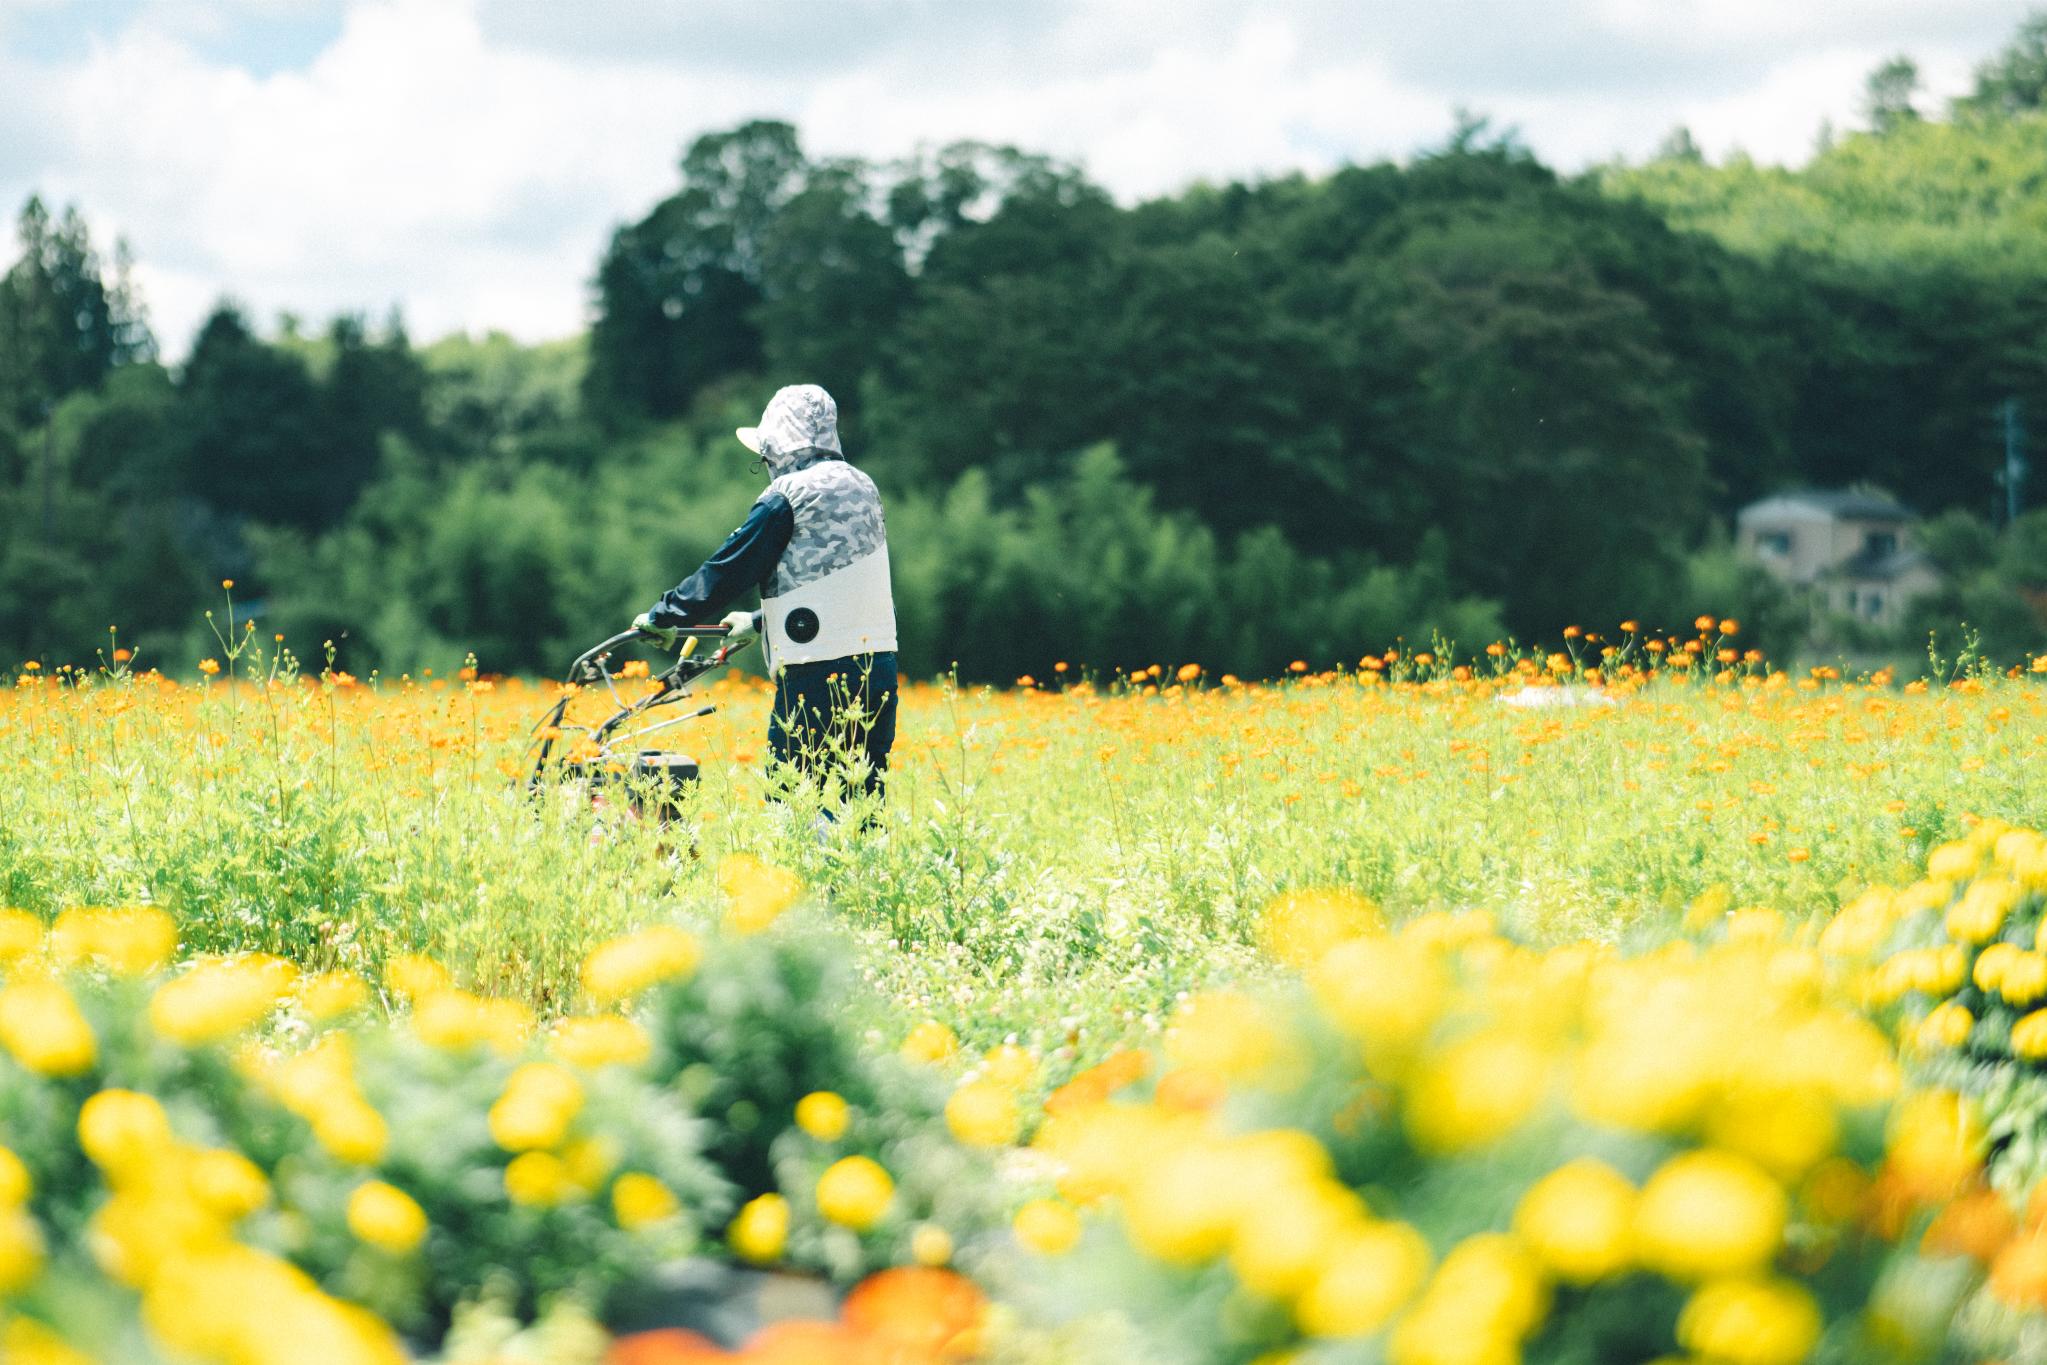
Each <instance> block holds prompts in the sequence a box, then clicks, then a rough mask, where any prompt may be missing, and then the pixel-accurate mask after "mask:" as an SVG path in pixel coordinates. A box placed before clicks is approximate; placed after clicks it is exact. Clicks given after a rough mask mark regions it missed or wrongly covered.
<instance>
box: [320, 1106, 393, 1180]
mask: <svg viewBox="0 0 2047 1365" xmlns="http://www.w3.org/2000/svg"><path fill="white" fill-rule="evenodd" d="M308 1121H309V1122H310V1123H311V1124H312V1125H313V1138H314V1140H315V1141H317V1142H318V1143H319V1144H320V1145H321V1146H322V1147H324V1148H326V1149H327V1154H328V1155H329V1156H331V1157H333V1158H334V1159H335V1160H336V1161H346V1162H348V1163H350V1164H352V1165H356V1166H374V1165H376V1164H377V1163H378V1162H379V1161H382V1160H383V1159H384V1153H385V1151H386V1150H388V1149H389V1147H390V1145H391V1129H390V1126H389V1125H388V1124H386V1123H385V1122H384V1116H383V1115H382V1114H379V1113H378V1112H377V1111H376V1110H375V1109H374V1108H372V1107H371V1106H370V1104H369V1103H368V1102H367V1101H366V1100H364V1099H363V1098H362V1097H361V1096H360V1095H357V1094H355V1093H354V1092H353V1091H352V1090H351V1091H349V1092H346V1093H343V1094H341V1095H338V1096H336V1097H335V1098H334V1099H333V1100H331V1101H329V1102H327V1103H324V1104H321V1105H320V1106H318V1107H317V1108H316V1109H314V1110H313V1111H312V1116H311V1118H310V1119H309V1120H308Z"/></svg>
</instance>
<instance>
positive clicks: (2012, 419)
mask: <svg viewBox="0 0 2047 1365" xmlns="http://www.w3.org/2000/svg"><path fill="white" fill-rule="evenodd" d="M2000 412H2001V413H2002V415H2003V417H2004V475H2003V478H2002V480H2001V482H2002V483H2003V484H2004V524H2005V525H2007V526H2009V525H2011V524H2012V523H2013V522H2015V521H2017V520H2018V519H2019V506H2020V502H2021V498H2020V496H2019V488H2020V485H2022V484H2023V483H2024V482H2025V479H2026V427H2025V421H2024V414H2023V410H2022V409H2021V407H2020V406H2019V400H2018V399H2016V398H2007V399H2005V400H2004V406H2003V407H2002V408H2001V409H2000Z"/></svg>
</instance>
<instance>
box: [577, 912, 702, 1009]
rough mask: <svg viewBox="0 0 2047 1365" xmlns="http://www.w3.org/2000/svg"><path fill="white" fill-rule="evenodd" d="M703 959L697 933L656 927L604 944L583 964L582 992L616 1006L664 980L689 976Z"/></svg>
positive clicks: (673, 927) (665, 926)
mask: <svg viewBox="0 0 2047 1365" xmlns="http://www.w3.org/2000/svg"><path fill="white" fill-rule="evenodd" d="M702 958H703V946H702V945H701V944H700V943H699V942H698V941H697V938H696V936H695V935H694V934H691V933H690V932H688V931H687V930H685V929H679V928H676V927H675V926H673V925H665V924H664V925H656V926H654V927H652V928H649V929H642V930H640V931H638V932H637V933H632V934H626V935H625V936H623V937H621V938H615V939H612V940H611V941H610V942H609V943H605V944H601V945H600V946H599V947H598V948H597V949H596V950H595V951H594V952H592V953H591V954H590V956H589V957H588V958H586V959H584V962H583V989H584V990H586V991H588V992H589V993H590V996H591V998H592V999H594V1000H596V1001H597V1002H598V1003H600V1004H613V1003H616V1002H617V1001H620V1000H624V999H627V998H629V997H631V996H635V995H638V994H640V993H641V992H642V991H645V990H648V989H650V988H651V987H654V986H657V985H659V984H660V983H661V982H663V981H671V980H675V979H677V978H683V977H687V976H689V975H690V974H691V973H692V972H694V971H696V969H697V963H698V962H699V961H701V960H702Z"/></svg>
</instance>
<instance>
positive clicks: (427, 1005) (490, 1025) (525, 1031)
mask: <svg viewBox="0 0 2047 1365" xmlns="http://www.w3.org/2000/svg"><path fill="white" fill-rule="evenodd" d="M412 1031H413V1032H414V1033H416V1034H418V1035H419V1039H420V1041H421V1042H423V1043H426V1044H427V1045H428V1046H430V1047H437V1048H442V1049H445V1050H447V1051H450V1052H460V1051H464V1050H466V1049H468V1048H472V1047H482V1046H487V1047H489V1048H490V1049H491V1050H492V1051H494V1052H496V1053H498V1054H499V1055H500V1056H506V1057H509V1056H513V1055H515V1054H516V1053H518V1052H520V1051H522V1050H523V1049H524V1048H525V1046H526V1039H527V1037H528V1036H529V1035H530V1034H531V1033H532V1031H533V1012H532V1011H531V1010H529V1009H527V1008H526V1007H525V1006H524V1005H522V1004H520V1003H519V1002H518V1001H516V1000H486V999H484V998H483V997H482V996H480V995H472V994H470V993H469V992H468V991H463V990H456V989H454V988H453V987H448V988H446V989H442V990H432V991H428V992H426V993H425V994H423V995H418V996H415V997H414V998H413V1006H412Z"/></svg>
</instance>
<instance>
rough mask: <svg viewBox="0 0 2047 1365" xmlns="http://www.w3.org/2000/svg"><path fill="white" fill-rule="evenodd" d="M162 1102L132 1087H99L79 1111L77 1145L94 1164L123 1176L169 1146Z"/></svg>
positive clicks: (149, 1161) (169, 1136) (168, 1125)
mask: <svg viewBox="0 0 2047 1365" xmlns="http://www.w3.org/2000/svg"><path fill="white" fill-rule="evenodd" d="M172 1142H173V1139H172V1136H171V1121H170V1118H169V1117H168V1116H167V1115H166V1114H165V1113H164V1111H163V1106H162V1105H161V1104H158V1103H157V1102H156V1100H155V1099H154V1098H153V1097H152V1096H149V1095H144V1094H140V1093H138V1092H136V1091H133V1090H102V1091H100V1092H99V1093H98V1094H96V1095H94V1096H93V1097H92V1098H90V1099H88V1100H87V1101H86V1102H85V1103H84V1104H83V1105H82V1106H81V1107H80V1108H79V1111H78V1145H79V1146H80V1147H82V1148H83V1149H84V1150H85V1154H86V1156H88V1157H90V1158H91V1159H92V1161H93V1164H94V1165H96V1166H98V1167H99V1168H100V1169H101V1170H103V1171H105V1172H106V1173H107V1174H108V1175H109V1176H110V1177H113V1178H115V1179H126V1178H128V1177H130V1176H132V1175H134V1174H136V1173H137V1172H139V1171H140V1170H142V1169H143V1168H144V1167H146V1166H147V1165H149V1164H150V1163H151V1162H153V1161H155V1160H156V1159H157V1158H158V1157H160V1156H162V1155H163V1154H165V1153H166V1152H168V1151H170V1150H171V1147H172Z"/></svg>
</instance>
